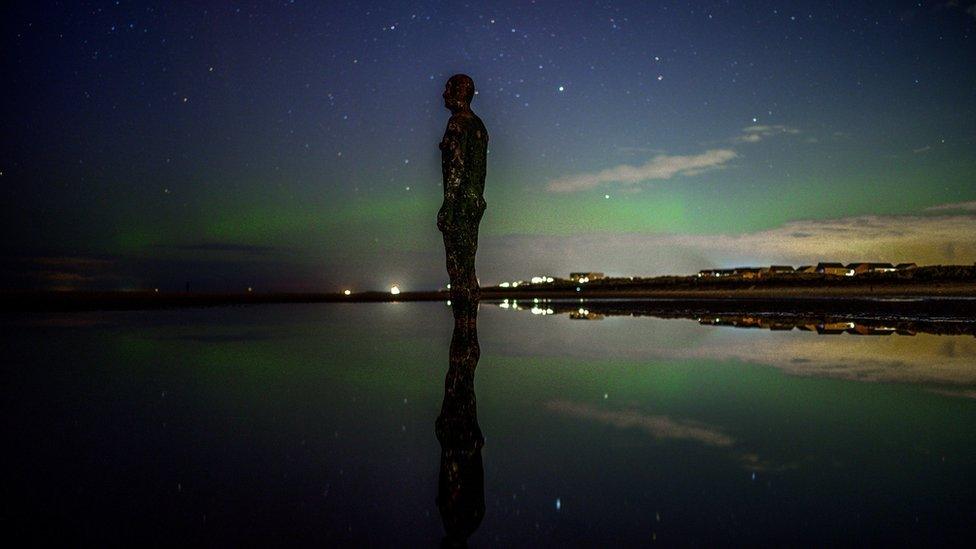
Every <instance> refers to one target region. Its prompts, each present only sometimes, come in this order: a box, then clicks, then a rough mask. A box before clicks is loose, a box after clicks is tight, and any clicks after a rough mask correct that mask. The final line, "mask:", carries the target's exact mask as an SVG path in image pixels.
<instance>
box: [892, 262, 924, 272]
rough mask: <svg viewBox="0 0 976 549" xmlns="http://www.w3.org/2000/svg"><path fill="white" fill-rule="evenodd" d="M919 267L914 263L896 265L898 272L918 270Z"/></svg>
mask: <svg viewBox="0 0 976 549" xmlns="http://www.w3.org/2000/svg"><path fill="white" fill-rule="evenodd" d="M917 268H918V265H916V264H914V263H899V264H897V265H895V270H896V271H907V270H908V269H917Z"/></svg>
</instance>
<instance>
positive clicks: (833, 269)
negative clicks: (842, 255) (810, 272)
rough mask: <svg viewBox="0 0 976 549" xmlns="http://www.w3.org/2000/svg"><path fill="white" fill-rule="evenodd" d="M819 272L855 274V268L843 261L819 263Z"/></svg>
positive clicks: (830, 274)
mask: <svg viewBox="0 0 976 549" xmlns="http://www.w3.org/2000/svg"><path fill="white" fill-rule="evenodd" d="M817 272H818V273H820V274H824V275H829V276H854V269H850V268H848V267H846V266H844V264H843V263H817Z"/></svg>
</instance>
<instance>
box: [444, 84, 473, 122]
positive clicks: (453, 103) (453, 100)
mask: <svg viewBox="0 0 976 549" xmlns="http://www.w3.org/2000/svg"><path fill="white" fill-rule="evenodd" d="M472 98H474V80H472V79H471V77H470V76H468V75H466V74H455V75H454V76H452V77H451V78H449V79H448V81H447V84H446V85H445V86H444V106H445V107H447V108H448V109H450V110H451V112H452V113H456V112H461V111H464V110H468V109H470V108H471V99H472Z"/></svg>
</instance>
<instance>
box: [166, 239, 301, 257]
mask: <svg viewBox="0 0 976 549" xmlns="http://www.w3.org/2000/svg"><path fill="white" fill-rule="evenodd" d="M156 248H162V249H172V250H178V251H182V252H236V253H249V254H258V255H263V254H271V253H278V252H282V251H286V250H285V249H284V248H279V247H275V246H257V245H253V244H234V243H229V242H205V243H201V244H179V245H166V244H160V245H157V246H156Z"/></svg>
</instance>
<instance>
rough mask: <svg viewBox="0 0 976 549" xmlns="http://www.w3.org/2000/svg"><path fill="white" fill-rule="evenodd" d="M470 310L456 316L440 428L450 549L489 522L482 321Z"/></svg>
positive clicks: (440, 497)
mask: <svg viewBox="0 0 976 549" xmlns="http://www.w3.org/2000/svg"><path fill="white" fill-rule="evenodd" d="M452 289H453V286H452ZM464 310H465V308H455V311H454V312H455V317H456V318H455V322H454V335H453V337H452V338H451V354H450V366H449V367H448V370H447V378H446V379H445V380H444V402H443V403H442V404H441V413H440V415H439V416H437V421H436V423H435V424H434V430H435V432H436V433H437V440H438V441H439V442H440V443H441V469H440V475H439V478H438V482H437V508H438V510H440V513H441V520H442V521H443V522H444V531H445V532H446V534H447V536H446V537H445V539H444V545H447V546H453V545H464V544H465V542H466V540H467V539H468V537H469V536H470V535H471V534H472V533H474V531H475V530H477V529H478V526H479V525H480V524H481V519H482V518H483V517H484V516H485V469H484V465H483V464H482V461H481V448H482V447H483V446H484V444H485V437H484V436H482V434H481V427H479V426H478V403H477V401H476V400H475V395H474V371H475V368H477V367H478V358H479V357H480V356H481V347H479V345H478V324H477V317H476V316H475V314H474V313H470V314H467V313H465V312H464ZM459 315H460V316H459Z"/></svg>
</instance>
